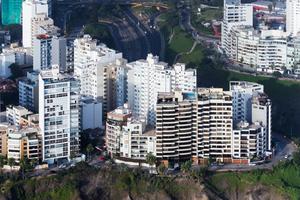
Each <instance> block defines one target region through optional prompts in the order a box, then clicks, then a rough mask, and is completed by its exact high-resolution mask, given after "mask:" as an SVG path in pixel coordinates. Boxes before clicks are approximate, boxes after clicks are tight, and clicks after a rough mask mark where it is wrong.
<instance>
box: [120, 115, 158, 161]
mask: <svg viewBox="0 0 300 200" xmlns="http://www.w3.org/2000/svg"><path fill="white" fill-rule="evenodd" d="M155 149H156V134H155V129H153V128H152V127H147V126H146V123H145V121H142V120H136V119H132V118H129V119H128V121H127V124H126V125H125V126H123V127H122V133H121V135H120V157H121V158H129V159H133V160H141V161H142V160H143V161H145V160H146V157H147V154H149V153H152V154H153V155H156V150H155Z"/></svg>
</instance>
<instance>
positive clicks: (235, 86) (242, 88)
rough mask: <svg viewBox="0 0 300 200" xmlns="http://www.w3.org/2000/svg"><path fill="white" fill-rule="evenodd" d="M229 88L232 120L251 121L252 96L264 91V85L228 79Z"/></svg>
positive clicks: (236, 121)
mask: <svg viewBox="0 0 300 200" xmlns="http://www.w3.org/2000/svg"><path fill="white" fill-rule="evenodd" d="M229 90H230V91H231V92H232V110H233V122H234V123H235V124H237V123H239V122H240V121H248V122H251V121H252V119H251V117H252V97H253V95H255V94H257V93H263V92H264V86H263V85H261V84H258V83H253V82H247V81H230V83H229Z"/></svg>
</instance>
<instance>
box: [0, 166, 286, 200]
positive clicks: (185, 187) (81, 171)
mask: <svg viewBox="0 0 300 200" xmlns="http://www.w3.org/2000/svg"><path fill="white" fill-rule="evenodd" d="M220 184H223V183H220ZM221 186H222V187H223V189H224V190H225V191H226V192H224V193H221V195H220V193H219V194H218V195H216V193H218V192H216V191H214V190H213V188H212V190H210V189H208V188H207V187H206V186H205V185H204V184H202V183H201V182H200V181H199V180H196V179H195V178H191V177H184V178H178V177H177V178H175V177H157V176H152V175H149V174H148V173H147V172H144V171H142V170H132V169H113V168H103V169H101V170H99V169H95V168H93V167H89V166H88V165H86V164H84V163H82V164H79V166H76V167H75V168H74V169H70V170H69V171H65V172H60V173H58V174H54V175H48V176H44V177H39V178H31V179H28V180H24V181H15V182H12V181H5V182H3V183H2V184H1V192H2V195H1V198H0V199H22V200H26V199H36V200H39V199H40V200H45V199H55V200H56V199H60V200H69V199H72V200H81V199H82V200H85V199H95V200H96V199H97V200H98V199H103V200H106V199H113V200H114V199H116V200H120V199H124V200H131V199H132V200H144V199H145V200H146V199H147V200H156V199H159V200H161V199H162V200H165V199H166V200H169V199H170V200H171V199H185V200H198V199H201V200H202V199H203V200H208V199H214V200H218V199H237V200H240V199H275V200H276V199H282V198H280V197H279V196H278V195H274V193H272V191H271V190H269V189H268V188H264V187H259V186H257V187H254V188H249V189H243V190H236V191H234V190H229V189H228V188H227V189H226V184H224V185H221ZM213 191H214V192H213ZM220 197H221V198H220ZM222 197H223V198H222Z"/></svg>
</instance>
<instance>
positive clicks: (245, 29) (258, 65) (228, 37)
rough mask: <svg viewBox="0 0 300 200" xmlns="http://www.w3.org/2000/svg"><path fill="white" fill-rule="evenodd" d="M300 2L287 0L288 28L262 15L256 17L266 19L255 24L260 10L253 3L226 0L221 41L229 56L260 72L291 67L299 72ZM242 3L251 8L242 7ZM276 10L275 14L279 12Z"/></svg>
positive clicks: (271, 71) (290, 68) (243, 5)
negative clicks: (252, 5)
mask: <svg viewBox="0 0 300 200" xmlns="http://www.w3.org/2000/svg"><path fill="white" fill-rule="evenodd" d="M237 5H238V6H237ZM299 5H300V4H299V0H289V1H286V30H285V29H284V28H282V27H279V28H278V27H277V28H276V27H274V26H272V25H270V24H268V23H265V21H266V20H261V19H257V20H258V21H259V20H260V21H263V22H259V24H258V25H256V26H255V27H254V26H253V18H254V17H257V16H256V15H257V13H255V15H253V9H252V7H251V5H248V4H241V2H240V1H227V0H225V1H224V18H223V23H222V42H221V43H222V44H221V46H222V50H223V52H224V53H225V54H226V55H227V56H228V57H229V59H231V60H233V61H235V62H237V63H243V64H247V65H250V66H251V67H252V68H254V69H256V70H257V71H258V72H265V73H273V72H276V71H277V72H280V73H283V72H284V70H285V69H288V70H290V71H294V72H295V73H296V74H298V72H299V69H298V68H299V59H298V57H299V56H298V54H299V38H300V35H299V31H300V23H299V20H296V18H297V17H298V18H299V17H300V9H299V8H300V7H299ZM240 7H241V8H243V9H246V8H249V10H247V9H246V10H247V11H241V10H240V9H239V8H240ZM274 14H275V16H276V14H277V13H276V12H275V13H274ZM241 15H243V17H242V18H241V17H240V16H241ZM258 15H259V13H258ZM270 17H271V18H272V16H270ZM242 19H244V20H242ZM274 19H275V18H274ZM257 20H256V21H257Z"/></svg>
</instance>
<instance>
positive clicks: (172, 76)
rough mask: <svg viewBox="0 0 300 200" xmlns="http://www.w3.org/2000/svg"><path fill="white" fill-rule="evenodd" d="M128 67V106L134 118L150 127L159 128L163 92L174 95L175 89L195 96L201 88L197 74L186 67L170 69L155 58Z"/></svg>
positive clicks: (179, 66)
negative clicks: (157, 113) (159, 102)
mask: <svg viewBox="0 0 300 200" xmlns="http://www.w3.org/2000/svg"><path fill="white" fill-rule="evenodd" d="M127 67H128V75H127V76H128V77H127V97H128V105H129V107H130V109H132V113H133V115H134V117H137V118H141V119H146V122H147V124H151V125H154V124H155V121H156V119H155V118H156V116H155V107H156V101H157V96H158V93H159V92H171V91H173V90H175V89H178V90H182V91H184V92H193V91H195V90H196V87H197V86H196V85H197V75H196V70H194V69H185V65H184V64H175V65H174V66H173V67H169V66H168V64H167V63H164V62H159V58H158V57H157V56H153V55H151V54H149V55H148V57H147V59H146V60H138V61H135V62H132V63H128V64H127Z"/></svg>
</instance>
